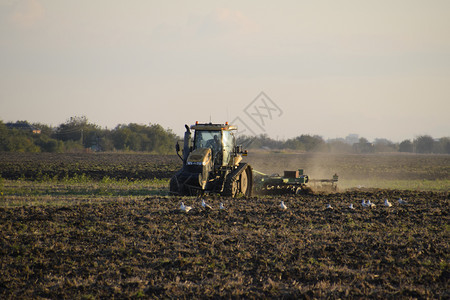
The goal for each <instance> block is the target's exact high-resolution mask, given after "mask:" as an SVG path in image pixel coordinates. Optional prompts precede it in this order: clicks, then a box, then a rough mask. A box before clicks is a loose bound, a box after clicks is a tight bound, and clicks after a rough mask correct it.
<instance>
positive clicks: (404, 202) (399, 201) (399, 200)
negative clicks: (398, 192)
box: [398, 198, 408, 204]
mask: <svg viewBox="0 0 450 300" xmlns="http://www.w3.org/2000/svg"><path fill="white" fill-rule="evenodd" d="M398 203H399V204H408V202H406V201H405V200H403V199H402V198H399V199H398Z"/></svg>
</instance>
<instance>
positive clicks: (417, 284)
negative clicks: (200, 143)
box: [0, 155, 450, 299]
mask: <svg viewBox="0 0 450 300" xmlns="http://www.w3.org/2000/svg"><path fill="white" fill-rule="evenodd" d="M24 157H26V155H25V156H24ZM36 157H38V156H36ZM36 157H35V158H36ZM424 157H425V156H424ZM354 158H355V159H356V158H357V157H354ZM96 159H97V158H96ZM162 159H163V160H164V159H165V158H162ZM170 159H172V158H170ZM175 159H176V157H175ZM406 159H407V160H408V159H409V158H406ZM438 159H442V157H441V158H438ZM444 159H446V158H445V157H444ZM3 161H5V159H3ZM174 161H175V160H174ZM261 161H264V160H261ZM267 161H268V160H267ZM403 162H404V161H403ZM3 163H4V162H3ZM36 163H42V164H44V162H42V161H39V160H34V161H32V162H30V164H32V165H35V164H36ZM61 163H62V164H63V165H64V162H61ZM66 163H68V162H66ZM148 163H149V165H152V166H160V164H159V161H158V160H156V163H153V164H152V162H151V161H150V159H149V162H148ZM278 163H279V161H278ZM346 163H348V164H351V162H348V161H346ZM80 164H81V163H80ZM123 164H126V162H124V163H123ZM175 164H176V163H175ZM353 164H354V165H355V166H356V168H357V169H359V170H363V169H364V165H363V164H362V163H360V164H359V165H358V163H357V162H356V161H354V162H353ZM104 165H106V166H114V163H113V162H110V163H109V164H108V163H105V164H104ZM161 165H162V164H161ZM374 165H376V163H366V164H365V166H371V167H373V166H374ZM394 165H395V164H394ZM436 165H437V166H436V167H430V166H433V165H427V164H425V165H423V166H422V167H419V166H418V164H416V165H414V164H410V165H405V166H404V168H409V170H410V171H411V170H416V169H417V170H422V169H426V170H427V172H429V173H430V174H431V173H432V174H441V175H439V176H437V175H434V176H436V177H439V178H443V179H444V180H447V179H448V177H446V176H448V174H447V175H446V174H445V170H446V168H447V170H448V165H447V166H446V165H444V167H443V168H442V166H441V165H442V161H441V164H436ZM289 166H292V164H291V165H289ZM381 166H383V168H384V167H386V166H388V164H385V165H384V164H381ZM395 166H396V167H397V165H395ZM159 168H160V167H156V169H159ZM80 169H84V170H88V167H87V166H84V165H82V164H81V166H80ZM305 169H306V168H305ZM350 169H351V168H350V167H348V168H347V170H350ZM374 170H375V171H374V172H375V173H376V172H379V173H377V174H387V173H392V170H390V169H381V170H382V171H380V170H377V169H376V168H375V167H374ZM442 170H444V171H442ZM127 172H128V171H127ZM442 172H444V175H442V174H443V173H442ZM41 174H42V173H41ZM107 176H108V177H110V176H109V175H107ZM21 177H22V178H23V177H24V176H21ZM111 178H112V176H111ZM53 180H56V179H53ZM411 180H413V179H411ZM64 182H66V181H63V182H58V181H50V182H49V183H48V186H47V183H45V182H44V183H42V181H39V182H38V181H36V183H35V185H36V190H39V191H37V192H36V193H35V194H33V193H32V190H33V182H32V181H31V182H30V181H12V180H10V179H8V180H5V179H4V180H3V183H1V182H0V183H1V184H0V188H1V189H2V195H1V198H0V200H1V201H0V267H1V268H0V298H2V299H17V298H25V299H27V298H33V299H36V298H38V299H39V298H50V299H64V298H67V299H74V298H75V299H79V298H83V299H95V298H139V297H144V298H193V297H194V298H220V297H224V298H242V297H245V298H283V297H284V298H346V297H348V298H368V297H371V298H372V297H373V298H383V299H384V298H391V299H393V298H395V299H397V298H449V297H450V294H449V291H448V290H449V289H448V286H449V278H450V268H449V261H450V255H449V254H450V253H449V249H450V248H449V241H450V231H449V210H450V206H449V200H450V199H449V194H448V189H447V190H446V191H437V192H433V191H416V190H410V191H408V190H394V189H373V188H358V189H350V190H347V191H343V192H340V193H332V194H326V193H315V194H307V195H295V196H270V197H269V196H264V197H263V196H258V197H253V198H251V199H237V200H233V199H228V198H220V197H217V196H208V197H207V198H206V201H207V203H209V204H210V205H211V206H212V207H213V209H212V210H204V209H202V208H201V206H200V199H196V198H191V197H184V198H180V197H168V196H164V192H161V195H155V196H149V195H151V194H141V193H142V192H141V186H139V187H136V188H135V187H133V183H129V184H130V188H129V189H130V191H132V190H134V192H133V193H130V194H129V195H127V194H126V189H127V187H126V186H119V183H116V184H117V186H116V187H115V186H114V183H105V184H104V185H101V184H100V183H89V182H88V183H76V188H74V186H72V185H70V184H69V183H67V182H66V183H64ZM108 182H109V181H108ZM83 184H84V185H85V186H84V188H81V187H80V186H81V185H83ZM121 184H122V183H121ZM136 184H137V185H138V184H139V185H141V184H142V182H141V183H136ZM22 185H26V188H24V189H21V188H20V187H21V186H22ZM53 185H54V187H53ZM74 185H75V184H74ZM43 187H45V188H43ZM109 189H111V190H112V191H115V192H109ZM137 190H138V191H139V193H135V192H136V191H137ZM3 191H5V193H3ZM384 198H387V199H389V200H390V201H391V202H392V204H393V206H392V207H389V208H388V207H385V206H384V205H383V199H384ZM398 198H402V199H403V200H405V201H407V204H403V205H401V204H399V203H398V202H397V199H398ZM362 199H365V200H370V201H371V202H373V203H375V204H376V207H374V208H372V209H369V208H363V207H362V206H361V204H360V203H361V201H362ZM19 200H20V201H19ZM282 200H283V201H285V203H286V205H287V207H288V208H287V210H281V209H280V208H279V204H280V202H281V201H282ZM181 201H183V202H184V203H185V204H186V205H191V206H192V207H193V209H192V210H191V211H189V212H188V213H185V212H182V211H180V210H179V209H178V207H179V205H180V203H181ZM221 202H223V203H224V206H225V208H226V209H225V210H219V209H218V207H219V204H220V203H221ZM17 203H21V204H20V205H18V204H17ZM350 203H353V205H354V207H355V209H354V210H351V209H349V208H348V206H349V204H350ZM327 204H330V205H331V206H332V207H333V209H326V206H327Z"/></svg>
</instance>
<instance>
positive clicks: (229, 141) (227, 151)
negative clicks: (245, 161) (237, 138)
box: [222, 131, 234, 165]
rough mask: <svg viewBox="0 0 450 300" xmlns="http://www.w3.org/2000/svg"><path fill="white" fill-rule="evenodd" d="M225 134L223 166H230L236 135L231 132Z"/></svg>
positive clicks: (224, 132)
mask: <svg viewBox="0 0 450 300" xmlns="http://www.w3.org/2000/svg"><path fill="white" fill-rule="evenodd" d="M222 132H223V165H228V163H229V160H230V158H231V153H232V152H233V146H234V135H233V134H232V133H231V132H230V131H222Z"/></svg>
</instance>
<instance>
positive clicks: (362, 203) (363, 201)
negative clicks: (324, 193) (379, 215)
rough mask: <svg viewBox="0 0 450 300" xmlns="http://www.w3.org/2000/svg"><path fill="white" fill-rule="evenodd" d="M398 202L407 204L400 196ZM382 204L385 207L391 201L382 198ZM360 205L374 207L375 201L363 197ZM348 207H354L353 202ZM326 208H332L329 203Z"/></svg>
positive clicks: (389, 205) (390, 204)
mask: <svg viewBox="0 0 450 300" xmlns="http://www.w3.org/2000/svg"><path fill="white" fill-rule="evenodd" d="M398 204H400V205H405V204H407V202H406V201H405V200H403V199H402V198H399V199H398ZM383 205H384V206H386V207H392V203H391V202H389V200H388V199H384V203H383ZM361 206H362V207H363V208H375V207H376V206H377V205H376V204H375V203H373V202H372V201H370V199H369V200H367V201H366V200H365V199H362V201H361ZM348 208H349V209H355V207H354V206H353V203H350V205H349V206H348ZM327 209H333V207H332V206H331V204H327Z"/></svg>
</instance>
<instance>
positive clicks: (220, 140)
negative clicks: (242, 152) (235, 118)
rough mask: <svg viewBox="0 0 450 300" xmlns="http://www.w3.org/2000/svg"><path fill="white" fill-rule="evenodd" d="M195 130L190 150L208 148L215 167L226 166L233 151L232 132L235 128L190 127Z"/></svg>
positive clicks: (219, 125)
mask: <svg viewBox="0 0 450 300" xmlns="http://www.w3.org/2000/svg"><path fill="white" fill-rule="evenodd" d="M191 129H194V130H195V134H194V143H193V147H192V150H193V152H195V150H196V149H202V148H210V149H211V152H212V160H213V162H214V165H216V166H227V165H229V164H230V162H232V160H231V158H232V155H233V151H234V150H235V149H234V147H235V144H236V141H235V137H234V135H233V133H232V130H236V129H237V128H236V127H235V126H229V125H228V124H225V125H223V124H196V125H193V126H191Z"/></svg>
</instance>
